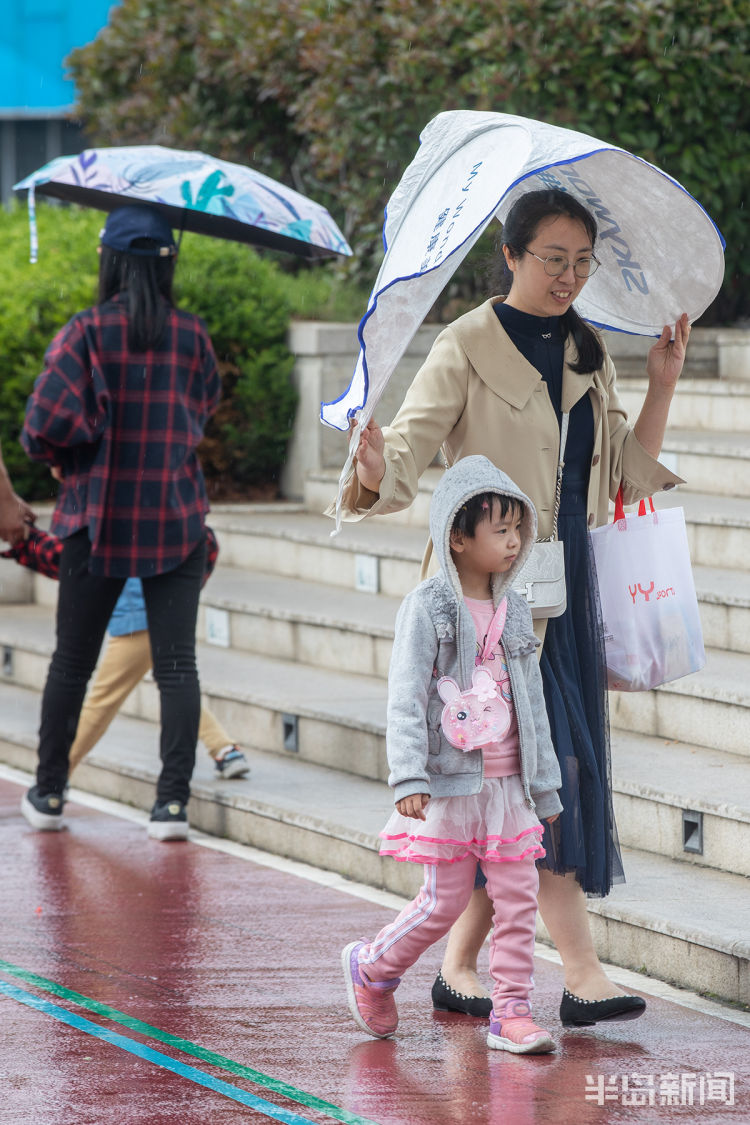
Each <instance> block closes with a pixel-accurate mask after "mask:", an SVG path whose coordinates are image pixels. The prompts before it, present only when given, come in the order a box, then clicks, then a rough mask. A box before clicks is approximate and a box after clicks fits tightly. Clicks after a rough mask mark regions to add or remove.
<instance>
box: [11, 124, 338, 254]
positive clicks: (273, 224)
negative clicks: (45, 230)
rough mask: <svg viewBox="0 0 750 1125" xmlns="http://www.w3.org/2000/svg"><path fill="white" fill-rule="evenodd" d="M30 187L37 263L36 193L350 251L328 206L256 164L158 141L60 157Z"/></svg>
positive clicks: (279, 243) (235, 233)
mask: <svg viewBox="0 0 750 1125" xmlns="http://www.w3.org/2000/svg"><path fill="white" fill-rule="evenodd" d="M23 189H27V190H28V192H29V222H30V225H31V260H32V262H33V261H36V253H37V239H36V222H35V211H34V205H35V195H36V194H40V195H46V196H52V197H53V198H55V199H64V200H66V201H67V202H69V203H80V204H82V205H83V206H87V207H97V208H99V209H100V210H102V211H113V210H114V209H115V208H116V207H121V206H123V204H126V203H133V202H138V201H140V202H142V203H150V204H155V205H156V206H158V207H159V208H160V209H161V210H162V211H163V212H164V213H165V215H166V217H167V219H168V220H169V222H170V224H171V226H172V227H173V228H174V229H175V230H177V231H179V232H180V233H181V232H182V231H184V230H189V231H194V232H195V233H196V234H207V235H210V236H212V237H213V238H226V239H231V240H233V241H235V242H248V243H250V244H251V245H253V246H265V247H269V248H271V249H274V250H286V251H289V252H290V253H292V254H298V255H300V256H302V257H304V258H326V257H333V256H334V255H336V254H351V249H350V248H349V246H348V245H347V242H346V239H345V238H344V236H343V234H342V233H341V231H340V230H339V228H338V227H337V226H336V224H335V223H334V221H333V219H332V218H331V216H330V215H329V214H328V212H327V211H326V209H325V207H321V205H320V204H319V203H315V202H313V200H311V199H308V198H307V197H306V196H304V195H300V193H299V192H296V191H293V190H292V189H291V188H288V187H286V186H285V185H284V184H281V183H279V182H278V181H277V180H272V179H271V178H270V176H264V175H263V174H262V173H261V172H256V171H254V170H253V169H252V168H245V167H243V166H242V165H240V164H230V163H229V162H228V161H226V160H218V159H216V158H215V157H213V156H207V155H206V154H205V153H202V152H182V151H180V150H179V149H172V148H163V147H161V146H160V145H137V146H131V147H122V148H89V149H86V150H85V151H84V152H81V153H79V154H78V155H77V156H59V157H57V158H56V159H55V160H51V161H50V162H49V164H45V165H44V167H43V168H40V169H39V170H38V171H36V172H32V173H31V175H29V176H27V177H26V178H25V179H23V180H21V181H20V183H17V184H15V185H14V190H16V191H21V190H23Z"/></svg>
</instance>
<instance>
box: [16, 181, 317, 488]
mask: <svg viewBox="0 0 750 1125" xmlns="http://www.w3.org/2000/svg"><path fill="white" fill-rule="evenodd" d="M37 212H38V225H39V261H38V263H37V264H36V265H30V264H29V255H28V237H29V235H28V222H27V218H26V212H25V209H23V208H20V207H17V208H15V209H14V210H13V211H12V212H11V213H10V214H8V213H3V214H2V215H0V229H2V234H3V245H4V247H5V256H4V269H3V273H2V276H1V277H0V386H2V391H3V393H2V396H0V441H2V447H3V458H4V460H5V463H6V465H7V467H8V471H9V473H10V476H11V479H12V480H13V483H14V486H15V488H16V491H17V492H18V493H19V495H22V496H24V497H25V498H26V499H29V500H37V501H38V500H46V499H50V498H51V497H52V496H53V495H54V492H55V487H56V486H54V484H53V483H52V481H51V478H50V475H49V472H48V470H47V469H46V468H45V467H44V466H41V465H38V464H35V463H32V462H30V461H28V460H27V459H26V456H25V454H24V452H23V450H22V449H21V447H20V445H19V444H18V434H19V432H20V429H21V425H22V422H23V415H24V409H25V404H26V399H27V397H28V395H29V393H30V391H31V388H32V385H33V382H34V379H35V378H36V376H37V375H38V374H39V372H40V371H41V369H42V363H43V358H44V352H45V350H46V348H47V345H48V344H49V342H50V340H51V339H52V337H53V336H54V334H55V333H56V332H57V331H58V329H59V328H61V327H62V326H63V325H64V324H65V323H66V321H67V320H69V319H70V317H71V316H73V315H74V313H76V312H78V311H79V310H80V309H83V308H86V307H88V306H89V305H91V304H92V303H93V302H94V301H95V300H96V288H97V276H98V257H97V254H96V246H97V243H98V233H99V230H100V229H101V227H102V222H103V216H102V213H101V212H95V211H85V210H79V209H78V208H67V207H65V208H63V207H54V206H49V205H45V204H44V203H41V204H38V206H37ZM175 296H176V300H177V302H178V304H179V305H181V306H182V307H183V308H185V309H188V310H189V311H190V312H194V313H197V314H198V315H200V316H202V317H203V318H204V320H205V321H206V324H207V326H208V330H209V332H210V334H211V338H212V340H213V343H214V347H215V349H216V354H217V357H218V359H219V364H220V369H221V372H222V379H223V383H224V396H223V399H222V403H221V405H220V407H219V410H218V411H217V414H216V415H215V416H214V418H213V419H212V421H211V422H210V423H209V427H208V428H207V431H206V439H205V441H204V443H203V444H202V446H201V450H200V454H201V460H202V463H203V467H204V471H205V474H206V479H207V483H208V486H209V491H210V492H213V493H214V494H216V493H217V492H220V493H221V494H223V493H225V492H226V491H227V482H229V481H231V485H232V495H234V496H237V495H242V494H243V493H245V494H246V493H247V491H248V489H250V488H252V487H255V486H258V485H263V486H265V487H266V488H268V487H269V486H270V488H271V489H272V488H273V486H274V483H275V482H276V480H277V478H278V475H279V471H280V468H281V465H282V463H283V459H284V454H285V450H286V444H287V441H288V438H289V434H290V433H291V427H292V422H293V419H294V410H295V405H296V391H295V390H294V387H293V386H292V383H291V372H292V366H293V362H294V360H293V356H292V355H291V353H290V351H289V349H288V347H287V344H286V332H287V327H288V322H289V306H288V303H287V299H286V280H285V277H284V275H283V274H282V273H281V271H280V270H279V269H278V268H277V267H276V266H275V265H274V264H273V263H272V262H270V261H267V260H263V259H261V258H260V257H259V256H258V255H257V254H256V253H254V251H252V250H251V249H250V248H249V247H245V246H239V245H237V244H236V243H225V242H219V241H217V240H214V239H210V238H201V237H200V236H198V235H186V236H185V238H184V239H183V243H182V248H181V251H180V261H179V264H178V266H177V272H176V275H175Z"/></svg>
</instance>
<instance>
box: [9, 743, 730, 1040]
mask: <svg viewBox="0 0 750 1125" xmlns="http://www.w3.org/2000/svg"><path fill="white" fill-rule="evenodd" d="M0 778H2V779H3V780H5V781H11V782H15V783H17V784H19V785H23V786H28V785H29V784H32V783H33V781H34V778H33V776H32V774H30V773H26V772H25V771H24V770H19V769H14V768H13V767H12V766H5V765H3V764H2V763H0ZM69 799H70V800H71V801H76V802H77V803H78V804H80V805H85V806H86V808H90V809H94V810H95V811H97V812H102V813H106V814H107V815H109V816H116V817H119V819H120V820H129V821H131V823H133V824H138V825H140V826H141V827H144V828H145V826H146V825H147V824H148V820H149V816H148V813H147V812H144V811H143V810H142V809H134V808H131V807H130V806H129V805H123V804H121V803H120V802H119V801H112V800H110V799H109V798H107V797H97V796H96V795H95V794H93V793H84V791H83V790H82V789H74V788H71V790H70V795H69ZM190 841H191V843H193V844H197V845H198V846H199V847H202V848H210V849H211V850H213V851H217V852H223V853H224V854H225V855H231V856H234V857H235V858H236V859H243V860H245V861H246V862H249V863H257V864H258V865H259V866H261V867H270V868H272V869H273V870H274V871H283V872H284V873H286V874H288V875H295V876H297V878H299V879H306V880H307V881H308V882H310V883H318V884H319V885H320V886H323V887H330V888H331V889H332V890H335V891H341V892H343V894H347V895H352V896H353V897H354V898H361V899H364V901H365V902H372V903H374V904H376V905H377V906H387V907H389V908H390V909H391V910H396V911H399V912H400V911H401V909H402V907H403V906H404V905H405V904H406V902H407V901H408V899H405V898H401V897H400V895H395V894H392V893H391V892H390V891H381V890H378V889H377V888H376V887H368V886H367V885H366V884H365V883H355V882H353V881H352V880H351V879H345V878H344V877H343V875H339V874H338V873H337V872H335V871H324V870H322V869H320V868H317V867H311V866H310V865H309V864H307V863H300V862H299V860H296V859H287V858H285V857H284V856H278V855H272V854H271V853H270V852H263V851H260V850H259V849H258V848H253V847H250V846H249V845H248V844H238V843H236V842H235V841H234V840H224V839H221V838H220V837H218V836H208V835H207V834H206V833H205V832H199V831H197V829H195V828H191V829H190ZM534 956H535V957H540V958H541V959H542V960H544V961H550V962H552V963H553V964H555V965H562V959H561V957H560V954H559V953H558V952H557V950H556V949H553V948H552V947H551V946H548V945H542V944H541V943H540V942H537V943H536V945H535V947H534ZM602 965H603V967H604V969H605V970H606V973H607V976H608V977H609V978H610V980H612V981H614V982H615V984H619V985H620V987H621V988H630V989H633V990H634V991H635V992H645V993H646V995H647V996H657V997H658V998H659V999H661V1000H667V1001H669V1003H671V1004H677V1005H679V1007H681V1008H689V1009H690V1010H691V1011H694V1012H700V1013H701V1014H702V1015H706V1016H713V1017H714V1018H715V1019H720V1020H725V1021H726V1022H727V1023H734V1024H737V1025H738V1026H739V1027H746V1028H750V1012H743V1011H740V1010H738V1009H737V1010H736V1009H734V1008H729V1007H725V1006H724V1005H723V1004H717V1003H716V1002H715V1001H714V1000H708V999H707V998H705V997H703V996H699V995H698V994H697V993H695V992H690V991H689V990H688V989H685V988H675V987H674V985H671V984H666V982H665V981H661V980H657V979H656V978H655V977H649V976H645V975H643V974H642V973H634V972H632V971H631V970H630V969H623V968H621V967H620V966H619V965H608V964H607V963H606V962H605V961H603V962H602Z"/></svg>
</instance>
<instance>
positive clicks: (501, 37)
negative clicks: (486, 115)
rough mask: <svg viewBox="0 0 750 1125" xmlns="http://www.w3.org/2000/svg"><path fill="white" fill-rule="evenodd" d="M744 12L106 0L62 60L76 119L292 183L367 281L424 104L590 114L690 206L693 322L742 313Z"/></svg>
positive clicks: (118, 139)
mask: <svg viewBox="0 0 750 1125" xmlns="http://www.w3.org/2000/svg"><path fill="white" fill-rule="evenodd" d="M748 16H749V12H748V0H701V2H700V3H696V0H625V2H623V0H503V2H502V3H500V4H488V3H484V2H482V0H435V2H434V3H431V4H425V3H424V2H423V0H378V2H377V3H374V4H366V3H362V2H361V0H277V2H276V3H274V4H251V3H232V4H227V3H226V0H202V2H201V4H200V5H196V4H195V2H194V0H122V3H120V4H119V5H116V6H114V7H113V8H112V13H111V17H110V23H109V25H108V26H107V27H106V28H104V29H102V31H101V32H100V34H99V35H98V36H97V37H96V39H95V40H94V41H93V42H92V43H91V44H89V45H88V46H86V47H83V48H81V49H79V50H77V51H74V52H73V54H72V56H71V58H70V60H69V63H70V67H71V71H72V74H73V77H74V79H75V82H76V87H77V89H78V91H79V99H80V100H79V106H78V112H79V113H80V114H81V116H82V118H83V120H84V122H85V124H86V128H87V132H88V134H89V135H90V136H92V137H95V138H98V139H99V141H100V142H101V143H102V144H110V145H111V144H139V143H146V142H149V141H151V142H155V143H159V144H165V145H175V146H177V147H179V148H187V149H189V148H198V149H203V150H205V151H208V152H212V153H214V154H215V155H217V156H223V157H225V158H226V159H229V160H237V161H239V162H240V163H251V164H253V165H254V166H256V167H258V168H260V169H261V170H263V171H267V172H269V173H270V174H271V175H272V176H277V177H279V178H280V179H283V180H284V181H285V182H287V183H290V184H293V185H294V186H296V187H299V188H300V190H302V191H305V192H307V193H308V194H310V195H312V196H313V197H315V198H318V199H320V201H321V202H322V203H325V204H326V205H327V206H328V207H329V208H330V209H331V211H332V214H333V215H334V217H335V218H336V219H337V220H338V221H339V222H340V224H341V225H342V226H343V229H344V233H345V234H346V236H347V238H348V240H349V242H350V244H351V245H352V247H353V249H354V257H353V258H352V259H350V260H349V262H348V263H341V264H340V265H339V266H338V270H339V271H340V272H346V274H347V275H348V276H349V277H351V276H356V277H358V278H360V279H361V278H366V279H367V280H368V281H370V282H372V280H373V279H374V276H375V271H376V267H377V262H378V260H379V258H380V254H381V250H382V244H381V241H380V229H381V225H382V217H383V206H384V204H385V202H386V201H387V199H388V198H389V196H390V194H391V192H392V191H393V188H394V187H395V185H396V183H397V182H398V179H399V177H400V175H401V172H402V170H403V168H404V167H405V165H406V164H407V163H408V162H409V161H410V160H411V159H412V157H413V155H414V153H415V151H416V149H417V144H418V135H419V132H420V130H421V129H422V128H423V126H424V125H425V124H426V123H427V122H428V121H429V120H430V118H431V117H433V116H434V115H435V114H436V113H438V112H439V111H440V110H447V109H477V110H495V111H502V112H505V113H515V114H520V115H521V116H524V117H532V118H538V119H540V120H543V121H549V122H551V123H552V124H556V125H563V126H567V127H568V128H573V129H578V130H580V131H582V132H585V133H591V134H593V135H594V136H596V137H601V138H602V139H604V140H606V141H609V142H611V143H613V144H616V145H621V146H622V147H624V148H626V149H629V150H631V151H633V152H635V153H637V154H638V155H639V156H642V157H644V158H645V159H646V160H649V161H651V162H653V163H655V164H657V165H658V166H659V167H661V168H663V169H664V170H665V171H666V172H668V173H670V174H671V175H672V176H674V177H676V178H677V179H678V180H680V181H681V183H682V184H684V186H685V187H686V188H687V190H688V191H690V192H691V193H692V194H693V195H694V196H695V197H696V198H697V199H699V200H700V202H701V203H702V204H703V205H704V206H705V207H706V208H707V210H708V211H709V213H710V214H711V216H712V218H713V219H714V220H715V222H716V223H717V224H718V226H719V228H720V229H721V230H722V232H723V234H724V236H725V238H726V240H727V272H726V280H725V284H724V286H723V289H722V291H721V294H720V296H719V298H718V299H717V301H716V302H715V303H714V305H713V306H712V308H711V309H710V310H709V311H708V313H707V315H706V316H705V318H704V319H703V321H702V323H703V324H710V323H716V322H718V323H732V322H734V321H736V320H737V319H740V318H742V317H748V316H750V288H749V287H748V286H747V281H746V273H747V271H746V269H745V260H746V256H747V249H746V247H747V208H746V206H745V197H746V193H747V170H748V163H749V162H750V97H748V58H749V57H750V18H748ZM655 237H656V238H658V232H655ZM695 268H696V269H700V262H696V263H695ZM468 284H469V287H471V281H470V279H469V283H468ZM474 288H475V295H479V294H480V293H483V290H482V288H481V283H480V282H479V281H477V282H476V283H475V286H474Z"/></svg>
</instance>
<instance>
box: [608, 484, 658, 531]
mask: <svg viewBox="0 0 750 1125" xmlns="http://www.w3.org/2000/svg"><path fill="white" fill-rule="evenodd" d="M648 502H649V505H650V507H651V511H652V512H654V513H656V508H655V507H654V499H653V497H652V496H649V498H648ZM647 514H648V513H647V512H646V501H645V500H641V502H640V504H639V505H638V515H639V516H645V515H647ZM624 519H625V505H624V504H623V502H622V485H620V487H619V488H618V489H617V496H616V497H615V518H614V522H615V523H617V522H618V521H619V520H624Z"/></svg>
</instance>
